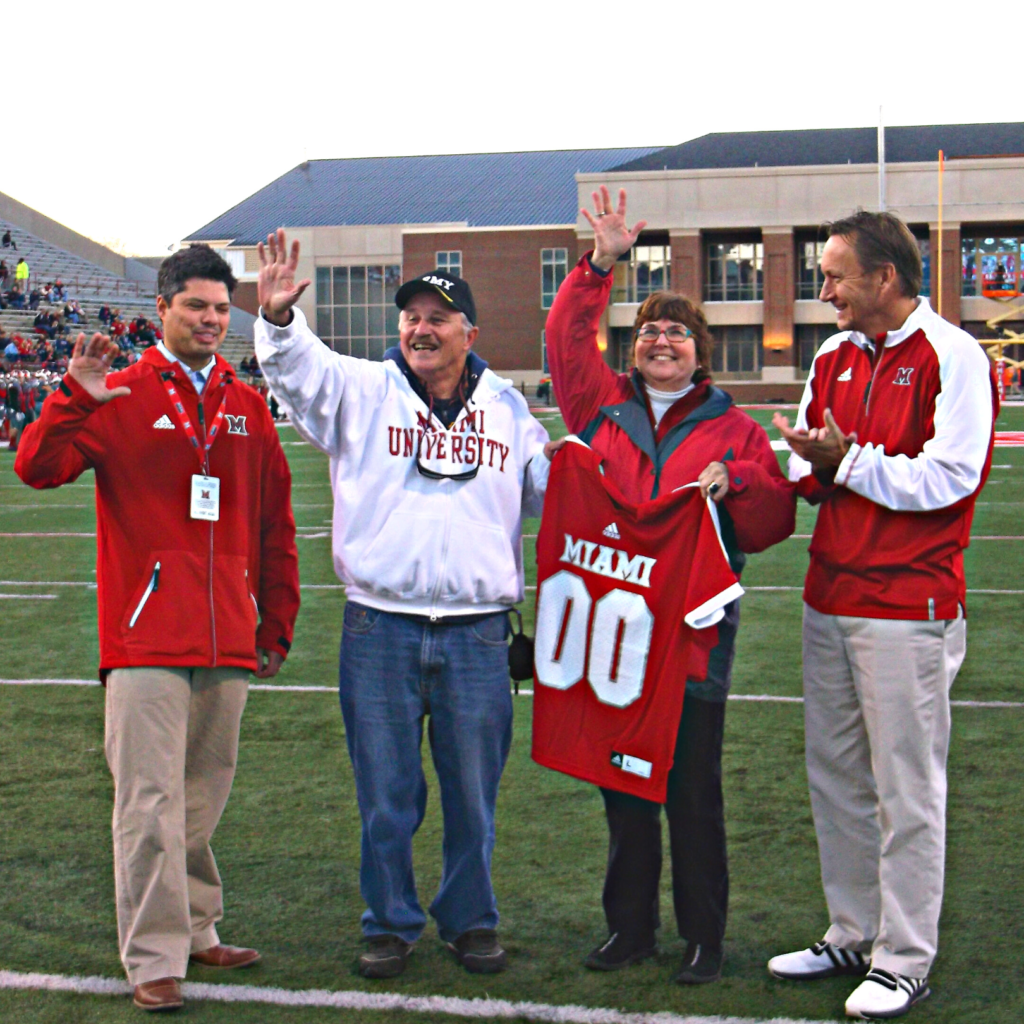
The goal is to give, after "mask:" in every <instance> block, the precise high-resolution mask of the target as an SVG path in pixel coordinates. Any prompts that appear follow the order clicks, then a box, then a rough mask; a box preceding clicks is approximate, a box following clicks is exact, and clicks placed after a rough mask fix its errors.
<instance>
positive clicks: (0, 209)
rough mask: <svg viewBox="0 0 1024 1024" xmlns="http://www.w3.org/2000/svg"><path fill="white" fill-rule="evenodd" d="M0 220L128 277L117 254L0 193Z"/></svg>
mask: <svg viewBox="0 0 1024 1024" xmlns="http://www.w3.org/2000/svg"><path fill="white" fill-rule="evenodd" d="M0 217H2V218H3V219H4V220H9V221H10V222H11V223H12V224H17V225H18V226H19V227H22V228H24V229H25V230H26V231H29V232H31V233H32V234H33V235H36V236H37V237H39V238H41V239H42V240H43V241H44V242H49V243H50V244H51V245H57V246H60V248H61V249H66V250H67V251H68V252H72V253H74V254H75V255H76V256H81V257H82V259H83V260H88V261H89V262H90V263H95V264H96V265H97V266H100V267H103V269H104V270H109V271H110V272H111V273H112V274H116V275H117V276H118V277H126V276H127V275H126V273H125V262H126V261H125V258H124V257H123V256H118V254H117V253H116V252H111V250H110V249H108V248H107V247H106V246H104V245H100V243H99V242H94V241H93V240H92V239H91V238H86V237H85V235H80V234H79V233H78V232H77V231H72V230H71V228H69V227H65V226H64V225H63V224H60V223H58V222H57V221H55V220H52V219H51V218H50V217H47V216H46V215H45V214H42V213H40V212H39V211H38V210H33V209H32V207H31V206H26V205H25V204H24V203H19V202H18V200H17V199H12V198H11V197H10V196H8V195H4V193H3V192H0ZM15 237H17V236H15ZM133 280H146V278H133Z"/></svg>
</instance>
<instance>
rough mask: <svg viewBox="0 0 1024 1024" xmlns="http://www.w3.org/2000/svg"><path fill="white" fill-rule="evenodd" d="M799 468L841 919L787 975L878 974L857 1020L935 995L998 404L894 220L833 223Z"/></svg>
mask: <svg viewBox="0 0 1024 1024" xmlns="http://www.w3.org/2000/svg"><path fill="white" fill-rule="evenodd" d="M821 269H822V274H823V276H824V281H825V283H824V286H823V288H822V292H821V298H822V300H823V301H825V302H831V303H832V304H833V306H835V308H836V311H837V313H838V327H839V328H840V332H841V333H839V334H836V335H834V336H833V337H832V338H830V339H829V340H828V341H826V342H825V343H824V344H823V345H822V347H821V349H820V350H819V351H818V354H817V355H816V357H815V360H814V365H813V367H812V369H811V374H810V376H809V378H808V380H807V386H806V388H805V390H804V396H803V400H802V401H801V403H800V411H799V413H798V415H797V423H796V428H795V429H790V426H789V422H788V420H787V419H786V418H785V417H783V416H780V415H779V414H776V417H775V425H776V426H777V427H779V429H780V430H781V432H782V434H783V436H784V437H785V439H786V440H787V441H788V442H789V444H790V447H791V448H792V449H793V455H792V456H791V458H790V462H789V473H790V478H791V479H792V480H795V481H797V486H798V490H799V491H800V493H802V494H803V495H804V497H805V498H807V500H808V501H810V502H811V503H812V504H819V505H820V508H819V512H818V520H817V523H816V525H815V528H814V535H813V538H812V540H811V546H810V552H811V564H810V568H809V569H808V572H807V580H806V585H805V588H804V602H805V604H804V638H803V644H804V700H805V716H806V751H807V775H808V781H809V783H810V790H811V807H812V810H813V813H814V822H815V828H816V830H817V835H818V847H819V852H820V857H821V874H822V883H823V886H824V890H825V899H826V902H827V903H828V909H829V916H830V919H831V927H830V928H829V929H828V931H827V932H826V934H825V936H824V939H823V940H822V941H821V942H818V943H815V945H813V946H812V947H810V948H809V949H806V950H801V951H799V952H796V953H788V954H785V955H782V956H777V957H774V958H773V959H772V960H771V961H769V964H768V968H769V970H770V971H771V973H772V974H774V975H775V976H776V977H780V978H790V979H796V980H800V979H810V978H820V977H828V976H832V975H836V974H851V975H861V974H866V975H867V977H866V978H865V980H864V981H863V982H862V983H861V985H860V986H859V987H858V988H857V989H856V990H855V991H854V992H853V993H852V994H851V996H850V997H849V999H848V1000H847V1003H846V1012H847V1014H848V1015H850V1016H852V1017H893V1016H898V1015H900V1014H902V1013H905V1012H906V1011H907V1010H908V1009H909V1008H910V1007H911V1006H912V1005H913V1004H914V1003H915V1002H917V1001H918V1000H920V999H923V998H924V997H925V996H927V995H928V984H927V979H928V972H929V969H930V968H931V964H932V961H933V959H934V957H935V952H936V948H937V945H938V922H939V911H940V909H941V904H942V882H943V869H944V857H945V811H946V755H947V751H948V747H949V729H950V713H949V689H950V687H951V686H952V684H953V680H954V678H955V677H956V673H957V670H958V669H959V667H960V664H961V662H962V661H963V657H964V652H965V649H966V624H965V619H964V611H965V607H966V585H965V582H964V571H963V549H964V548H965V547H967V545H968V543H969V541H970V529H971V519H972V517H973V513H974V502H975V499H976V498H977V495H978V492H979V491H980V490H981V488H982V486H983V485H984V483H985V479H986V477H987V476H988V471H989V467H990V465H991V460H992V443H993V437H994V434H993V427H994V422H995V416H996V414H997V412H998V405H999V403H998V398H997V396H996V390H995V380H994V378H993V376H992V373H991V370H990V367H989V361H988V358H987V357H986V355H985V353H984V352H983V351H982V349H981V347H980V346H979V345H978V343H977V342H976V341H975V340H974V338H972V337H971V336H970V335H968V334H966V333H965V332H964V331H961V330H960V329H959V328H956V327H954V326H953V325H952V324H950V323H948V322H947V321H946V320H943V319H942V318H941V317H939V316H938V315H937V314H936V313H935V312H933V310H932V309H931V307H930V305H929V303H928V300H927V299H923V298H918V297H917V293H918V291H919V290H920V286H921V278H922V270H921V258H920V254H919V251H918V248H917V243H916V241H915V239H914V237H913V236H912V235H911V234H910V232H909V230H908V229H907V227H906V226H905V225H904V224H903V223H902V222H901V221H900V220H898V219H897V218H896V217H894V216H892V215H891V214H886V213H866V212H863V211H861V212H858V213H856V214H854V215H853V216H851V217H848V218H846V219H844V220H841V221H837V222H835V223H834V224H833V225H832V227H831V237H830V238H829V240H828V242H827V244H826V246H825V249H824V253H823V255H822V260H821Z"/></svg>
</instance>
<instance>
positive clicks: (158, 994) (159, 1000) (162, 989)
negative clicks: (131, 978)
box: [132, 978, 185, 1011]
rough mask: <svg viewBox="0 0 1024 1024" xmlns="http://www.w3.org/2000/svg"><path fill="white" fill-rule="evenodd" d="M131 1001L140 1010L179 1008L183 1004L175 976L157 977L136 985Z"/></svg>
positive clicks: (178, 983) (179, 983)
mask: <svg viewBox="0 0 1024 1024" xmlns="http://www.w3.org/2000/svg"><path fill="white" fill-rule="evenodd" d="M132 1002H133V1003H134V1004H135V1005H136V1006H137V1007H138V1008H139V1009H140V1010H158V1011H159V1010H180V1009H181V1007H182V1006H184V1005H185V1001H184V999H182V998H181V982H179V981H178V979H177V978H157V980H156V981H144V982H143V983H142V984H141V985H136V986H135V993H134V994H133V996H132Z"/></svg>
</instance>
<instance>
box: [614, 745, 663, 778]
mask: <svg viewBox="0 0 1024 1024" xmlns="http://www.w3.org/2000/svg"><path fill="white" fill-rule="evenodd" d="M612 764H613V765H614V766H615V767H616V768H621V769H622V770H623V771H624V772H631V773H632V774H633V775H639V776H641V777H642V778H645V779H649V778H650V777H651V769H652V768H653V767H654V765H653V764H651V762H650V761H645V760H644V759H643V758H642V757H632V756H631V755H629V754H620V753H619V752H618V751H617V750H613V751H612Z"/></svg>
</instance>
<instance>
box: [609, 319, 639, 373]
mask: <svg viewBox="0 0 1024 1024" xmlns="http://www.w3.org/2000/svg"><path fill="white" fill-rule="evenodd" d="M608 335H609V337H608V340H609V343H610V344H609V346H608V348H609V351H610V356H606V359H605V361H606V362H607V363H608V364H609V366H611V368H612V369H613V370H617V371H618V372H619V373H627V372H628V371H629V370H631V369H632V368H633V342H634V340H635V339H634V338H633V328H632V327H610V328H609V329H608Z"/></svg>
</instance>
